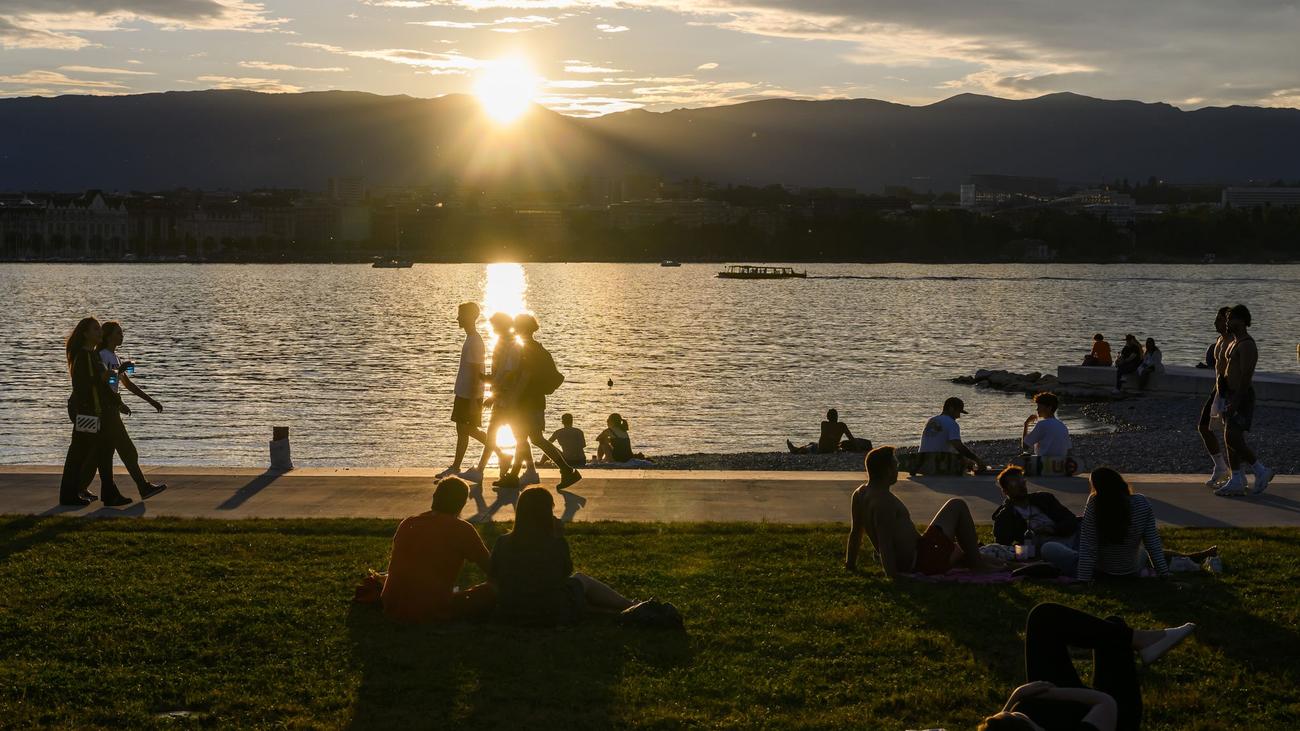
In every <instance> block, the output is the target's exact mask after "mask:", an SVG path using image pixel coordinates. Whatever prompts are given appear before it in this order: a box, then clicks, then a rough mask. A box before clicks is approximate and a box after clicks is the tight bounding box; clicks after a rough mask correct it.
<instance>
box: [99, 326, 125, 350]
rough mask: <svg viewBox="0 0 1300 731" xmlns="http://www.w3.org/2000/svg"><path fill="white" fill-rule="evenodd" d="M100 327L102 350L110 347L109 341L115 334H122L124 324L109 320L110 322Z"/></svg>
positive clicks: (100, 345)
mask: <svg viewBox="0 0 1300 731" xmlns="http://www.w3.org/2000/svg"><path fill="white" fill-rule="evenodd" d="M99 327H100V333H99V347H100V349H103V348H107V347H108V339H109V338H110V337H112V336H113V334H114V333H119V334H120V333H121V332H122V324H121V323H119V322H118V321H117V320H109V321H108V322H105V323H102V324H100V326H99Z"/></svg>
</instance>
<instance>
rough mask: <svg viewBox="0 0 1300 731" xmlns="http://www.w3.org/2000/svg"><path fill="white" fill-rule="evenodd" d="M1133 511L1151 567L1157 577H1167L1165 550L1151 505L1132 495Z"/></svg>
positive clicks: (1140, 497) (1141, 497)
mask: <svg viewBox="0 0 1300 731" xmlns="http://www.w3.org/2000/svg"><path fill="white" fill-rule="evenodd" d="M1130 500H1132V501H1133V511H1134V512H1135V515H1136V517H1137V519H1138V521H1140V522H1141V524H1142V543H1143V545H1145V546H1146V549H1147V555H1148V556H1150V557H1151V565H1152V566H1154V567H1155V569H1156V574H1157V575H1159V576H1162V577H1163V576H1168V575H1169V564H1168V563H1166V562H1165V548H1164V546H1163V545H1162V544H1161V543H1160V531H1159V530H1157V529H1156V516H1155V514H1154V513H1152V512H1151V503H1150V502H1148V501H1147V499H1146V497H1145V496H1143V495H1134V496H1133V497H1132V498H1130Z"/></svg>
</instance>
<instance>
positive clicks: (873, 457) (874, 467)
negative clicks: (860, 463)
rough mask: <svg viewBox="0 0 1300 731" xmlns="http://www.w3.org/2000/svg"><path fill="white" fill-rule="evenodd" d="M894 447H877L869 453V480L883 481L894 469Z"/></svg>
mask: <svg viewBox="0 0 1300 731" xmlns="http://www.w3.org/2000/svg"><path fill="white" fill-rule="evenodd" d="M894 451H895V450H894V447H876V448H875V449H873V450H871V451H870V452H867V459H866V460H865V462H866V466H867V480H868V481H871V480H883V479H885V477H886V476H887V475H888V474H889V471H890V470H892V469H893V468H894V459H895V457H894Z"/></svg>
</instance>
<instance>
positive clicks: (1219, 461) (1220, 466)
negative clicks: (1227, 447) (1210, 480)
mask: <svg viewBox="0 0 1300 731" xmlns="http://www.w3.org/2000/svg"><path fill="white" fill-rule="evenodd" d="M1213 457H1214V471H1215V472H1216V473H1218V474H1222V473H1224V472H1227V471H1228V460H1226V459H1224V458H1223V452H1219V453H1217V454H1215V455H1213Z"/></svg>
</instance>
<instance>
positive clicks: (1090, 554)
mask: <svg viewBox="0 0 1300 731" xmlns="http://www.w3.org/2000/svg"><path fill="white" fill-rule="evenodd" d="M1144 545H1145V546H1146V553H1147V555H1149V556H1150V557H1151V564H1152V565H1153V566H1155V569H1156V573H1157V574H1159V575H1160V576H1168V575H1169V566H1168V564H1166V563H1165V550H1164V547H1163V546H1162V545H1161V544H1160V533H1159V532H1158V531H1157V530H1156V517H1155V514H1154V513H1152V512H1151V503H1150V502H1147V499H1146V496H1145V495H1133V496H1132V497H1130V498H1129V527H1128V535H1126V536H1125V537H1124V540H1123V541H1120V542H1119V543H1105V544H1099V542H1098V537H1097V509H1096V507H1094V505H1093V496H1091V495H1090V496H1088V503H1087V504H1086V505H1084V507H1083V524H1082V525H1081V526H1080V528H1079V568H1078V574H1077V575H1078V577H1079V580H1080V581H1092V578H1093V574H1094V573H1095V572H1100V573H1103V574H1111V575H1112V576H1126V575H1129V574H1135V573H1137V572H1138V571H1141V570H1142V568H1143V566H1142V547H1143V546H1144Z"/></svg>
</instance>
